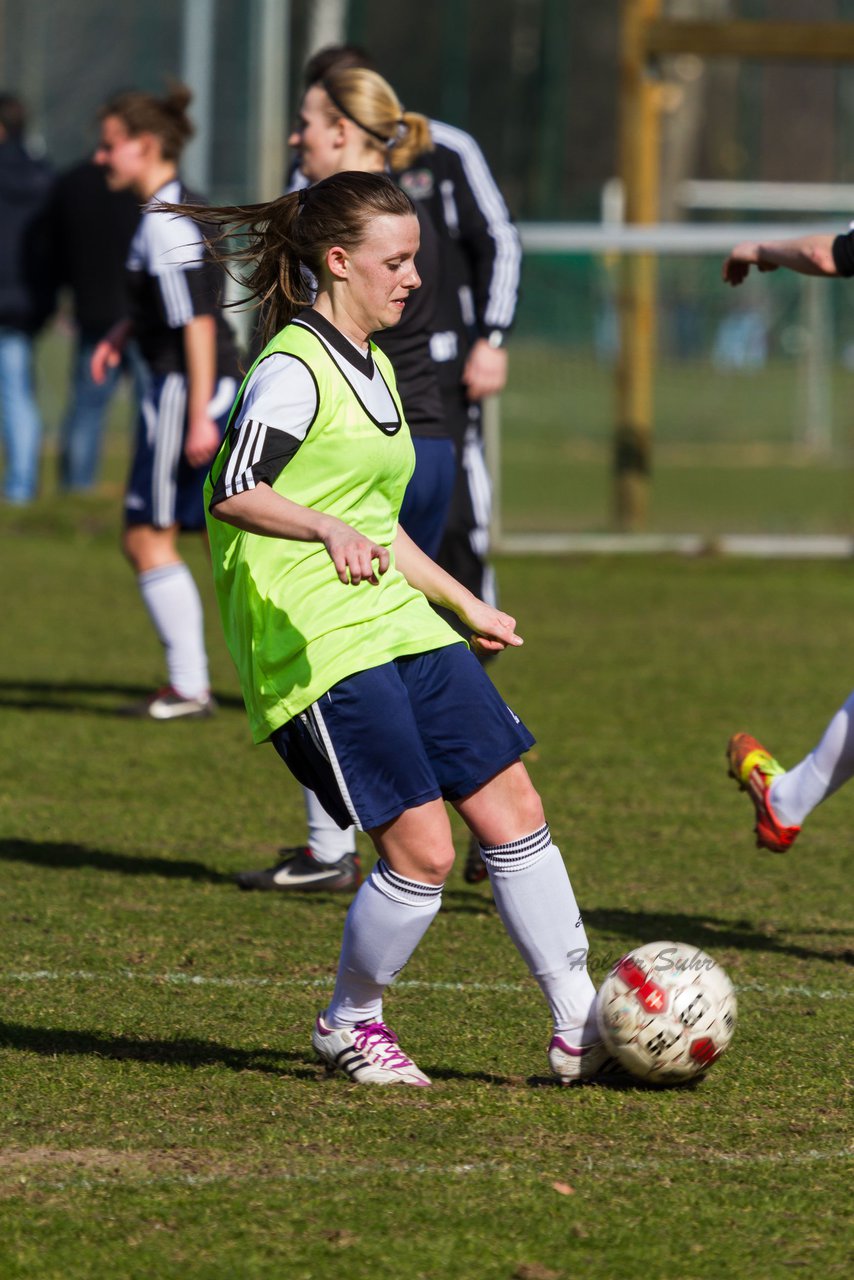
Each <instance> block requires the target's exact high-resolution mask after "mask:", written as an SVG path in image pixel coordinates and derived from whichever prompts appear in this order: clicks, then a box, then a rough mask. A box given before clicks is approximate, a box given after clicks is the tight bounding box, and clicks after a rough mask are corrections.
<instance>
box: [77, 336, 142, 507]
mask: <svg viewBox="0 0 854 1280" xmlns="http://www.w3.org/2000/svg"><path fill="white" fill-rule="evenodd" d="M102 337H103V334H97V335H95V334H91V333H81V334H80V335H79V336H78V339H77V349H76V351H75V353H74V365H73V369H72V381H71V400H70V403H69V405H68V409H67V410H66V413H65V417H64V418H63V420H62V422H61V424H60V428H59V483H60V486H61V487H62V488H63V489H91V488H92V486H93V485H94V484H95V483H96V481H97V479H98V472H99V470H100V466H101V445H102V442H103V436H104V423H105V421H106V416H107V409H108V407H109V404H110V401H111V400H112V398H113V395H114V393H115V390H116V387H117V386H118V383H119V378H120V376H121V375H122V374H123V373H131V374H133V375H134V378H135V382H136V383H137V386H138V379H137V378H136V362H137V361H138V359H139V357H138V356H137V355H136V352H135V349H134V347H133V344H132V343H131V344H129V345H128V347H127V349H126V350H125V354H124V358H123V359H122V362H121V364H120V365H117V366H116V368H115V369H108V370H107V376H106V378H105V379H104V381H103V382H102V383H101V384H100V386H99V385H98V383H97V382H94V381H93V379H92V374H91V373H90V371H89V365H90V362H91V360H92V352H93V351H94V350H95V347H96V346H97V345H98V343H99V342H100V340H101V338H102Z"/></svg>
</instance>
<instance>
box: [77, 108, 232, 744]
mask: <svg viewBox="0 0 854 1280" xmlns="http://www.w3.org/2000/svg"><path fill="white" fill-rule="evenodd" d="M190 98H191V94H190V91H189V89H187V88H186V87H185V86H183V85H175V86H174V87H173V88H172V89H171V90H170V91H169V93H168V94H167V95H166V96H165V97H163V98H158V97H155V95H154V94H150V93H141V92H130V93H123V94H119V95H118V96H117V97H115V98H112V99H111V100H110V101H109V102H107V103H106V105H105V106H103V107H102V108H101V112H100V119H101V138H100V143H99V145H98V149H97V151H96V152H95V160H96V162H97V163H98V164H99V165H103V166H104V169H105V171H106V175H107V184H108V186H109V188H110V190H111V191H131V192H132V193H133V195H134V196H135V197H136V198H137V199H138V200H139V201H140V202H141V203H142V204H143V210H142V217H141V219H140V223H139V227H138V228H137V231H136V234H135V235H134V238H133V242H132V243H131V247H130V253H129V256H128V263H127V268H128V270H127V290H128V298H129V314H128V317H127V318H126V319H123V320H121V321H119V322H118V323H117V324H116V325H114V326H113V328H112V329H111V330H110V332H109V333H108V334H107V336H106V338H105V339H103V340H102V341H101V342H100V343H99V344H98V346H97V347H96V348H95V353H94V355H93V357H92V376H93V378H94V379H95V381H96V382H102V381H103V380H104V378H105V377H106V374H107V371H108V369H110V368H117V367H118V365H119V363H120V361H121V358H122V353H123V351H124V349H125V346H126V344H127V342H128V340H129V339H130V337H131V336H133V337H134V338H135V339H136V341H137V343H138V345H139V350H140V355H141V357H142V362H143V366H144V379H145V387H144V393H143V397H142V403H141V412H140V415H139V422H138V429H137V437H136V447H135V452H134V457H133V462H132V465H131V473H130V478H129V481H128V487H127V492H126V494H125V531H124V538H123V543H122V545H123V550H124V552H125V555H126V556H127V558H128V560H129V561H130V564H131V566H132V568H133V570H134V572H135V574H136V577H137V582H138V584H139V590H140V594H141V595H142V599H143V602H144V604H145V606H146V609H147V610H148V614H149V617H150V618H151V621H152V623H153V625H154V629H155V631H156V632H157V635H158V637H159V639H160V642H161V644H162V645H163V648H164V650H165V654H166V667H167V671H168V679H169V683H168V685H166V686H165V687H164V688H162V689H160V690H158V691H157V692H156V693H154V694H153V695H152V696H151V697H150V698H148V699H147V700H146V701H145V702H144V703H142V704H141V705H140V706H138V707H135V708H129V711H131V712H133V713H135V714H139V715H143V716H148V717H150V718H151V719H154V720H175V719H179V718H180V719H187V718H194V719H198V718H202V717H206V716H209V715H211V713H212V712H213V711H214V709H215V704H214V700H213V698H212V697H211V693H210V679H209V674H208V658H207V650H206V647H205V635H204V617H203V613H202V602H201V597H200V596H199V592H198V588H197V587H196V584H195V582H194V580H193V576H192V574H191V573H190V570H189V568H188V566H187V565H186V564H185V562H184V561H183V559H182V558H181V555H180V553H179V551H178V545H177V543H178V534H179V532H180V531H182V530H189V531H195V532H203V531H204V528H205V513H204V482H205V476H206V474H207V466H208V463H209V462H210V460H211V458H212V457H213V456H214V454H215V453H216V451H217V449H218V448H219V443H220V440H221V438H222V435H223V432H224V430H225V425H226V422H227V419H228V414H229V411H230V409H231V405H232V401H233V400H234V396H235V392H236V390H237V375H238V359H237V350H236V347H235V342H234V336H233V334H232V332H231V329H230V328H229V326H228V325H227V324H226V322H225V320H224V318H223V315H222V295H223V286H224V272H223V270H222V268H221V267H219V266H218V265H216V264H215V263H214V262H213V260H212V259H211V257H210V254H209V252H208V250H207V246H206V244H205V239H204V233H203V228H202V226H201V225H200V224H199V223H198V222H195V221H193V220H192V219H191V218H188V217H175V216H174V214H171V213H165V212H163V211H162V210H160V211H158V205H159V204H160V202H161V201H163V202H170V203H173V204H177V203H182V204H183V203H189V202H193V203H198V201H199V197H198V196H196V195H193V194H192V193H191V192H189V191H188V190H187V188H186V187H185V186H184V184H183V183H182V181H181V179H180V178H179V176H178V159H179V157H180V155H181V152H182V150H183V148H184V145H185V143H186V142H187V140H188V139H189V138H190V137H191V136H192V133H193V126H192V124H191V122H190V120H189V117H188V116H187V107H188V105H189V102H190Z"/></svg>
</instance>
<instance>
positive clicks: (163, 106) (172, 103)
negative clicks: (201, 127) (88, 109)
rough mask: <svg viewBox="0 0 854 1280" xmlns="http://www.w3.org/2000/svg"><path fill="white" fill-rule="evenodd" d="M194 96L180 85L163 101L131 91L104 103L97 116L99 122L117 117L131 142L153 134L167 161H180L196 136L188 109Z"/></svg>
mask: <svg viewBox="0 0 854 1280" xmlns="http://www.w3.org/2000/svg"><path fill="white" fill-rule="evenodd" d="M192 100H193V93H192V90H191V89H188V88H187V86H186V85H185V84H179V83H178V82H177V81H176V82H174V83H173V84H171V85H170V87H169V91H168V93H166V94H165V95H164V96H163V97H162V98H158V97H156V96H155V95H154V94H153V93H143V92H141V91H140V90H130V91H129V92H127V93H119V94H116V95H115V97H113V98H110V99H109V101H107V102H105V103H104V105H103V106H102V107H101V109H100V111H99V112H98V119H99V120H105V119H106V118H107V116H115V117H116V119H118V120H121V122H122V124H123V125H124V127H125V129H126V130H127V131H128V133H129V135H130V136H131V137H132V138H138V137H139V136H140V134H143V133H151V134H153V135H154V137H156V138H157V139H159V141H160V150H161V154H162V156H163V159H164V160H178V159H179V157H180V155H181V152H182V151H183V150H184V147H185V146H186V145H187V143H188V142H189V140H190V138H192V136H193V134H194V133H195V128H194V126H193V123H192V121H191V120H190V118H189V116H188V115H187V108H188V107H189V105H190V103H191V102H192Z"/></svg>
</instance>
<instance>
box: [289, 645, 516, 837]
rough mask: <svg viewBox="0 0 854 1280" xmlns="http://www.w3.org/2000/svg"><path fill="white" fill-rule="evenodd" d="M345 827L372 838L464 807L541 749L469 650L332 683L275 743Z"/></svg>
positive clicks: (400, 662)
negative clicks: (448, 805) (410, 814)
mask: <svg viewBox="0 0 854 1280" xmlns="http://www.w3.org/2000/svg"><path fill="white" fill-rule="evenodd" d="M272 742H273V745H274V746H275V748H276V750H277V751H278V753H279V755H280V756H281V757H282V759H283V760H284V762H285V764H286V765H287V766H288V768H289V769H290V771H291V773H292V774H293V775H294V777H295V778H296V779H297V781H298V782H301V783H302V785H303V786H305V787H309V788H310V789H311V790H312V791H314V792H315V793H316V794H317V797H318V799H319V800H320V803H321V804H322V805H323V807H324V809H326V811H327V813H328V814H329V815H330V817H332V818H334V819H335V821H336V822H337V823H338V825H339V826H340V827H342V828H344V827H349V826H351V825H355V826H357V827H358V828H359V829H360V830H362V831H371V830H372V829H373V828H374V827H380V826H382V825H383V824H384V823H386V822H391V821H392V819H393V818H397V817H398V816H399V815H400V814H401V813H403V812H404V811H405V810H406V809H413V808H415V807H416V806H417V805H421V804H426V803H427V801H429V800H438V799H439V798H440V797H442V798H444V799H445V800H462V799H464V798H465V797H466V796H469V795H471V794H472V792H473V791H476V790H477V789H478V787H480V786H483V784H484V783H485V782H488V781H489V779H490V778H493V777H495V775H496V774H497V773H500V772H501V770H502V769H505V768H506V767H507V766H508V765H510V764H513V762H514V761H516V760H518V759H519V757H520V756H521V755H522V754H523V752H525V751H527V750H528V749H529V748H530V747H532V746H533V744H534V738H533V736H532V735H531V734H530V733H529V731H528V730H527V729H526V728H525V726H524V724H522V721H521V720H520V719H519V717H518V716H517V715H515V713H514V712H512V711H511V710H510V708H509V707H508V706H507V705H506V703H505V702H504V701H503V699H502V698H501V695H500V694H499V693H498V690H497V689H496V688H495V686H494V684H493V683H492V681H491V680H490V679H489V676H488V675H486V673H485V672H484V670H483V668H482V667H481V665H480V663H479V662H478V660H477V658H476V657H475V656H474V654H473V653H472V652H471V650H470V649H469V648H468V647H467V646H465V645H463V644H454V645H449V646H447V647H446V648H444V649H432V650H430V652H429V653H419V654H415V655H413V656H412V657H405V658H396V659H395V660H394V661H393V662H387V663H385V664H384V665H383V666H381V667H372V668H371V669H370V670H368V671H360V672H358V673H357V674H356V675H354V676H349V677H348V678H347V679H346V680H342V681H341V682H340V684H337V685H334V686H333V688H332V689H330V690H329V692H328V693H325V694H324V695H323V697H322V698H319V699H318V700H317V702H314V703H312V705H311V706H310V707H308V708H307V709H306V710H305V711H303V712H302V713H301V714H300V715H298V716H295V717H294V719H293V720H289V721H288V723H287V724H284V725H282V727H281V728H280V729H277V730H276V732H275V733H274V734H273V735H272Z"/></svg>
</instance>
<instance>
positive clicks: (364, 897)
mask: <svg viewBox="0 0 854 1280" xmlns="http://www.w3.org/2000/svg"><path fill="white" fill-rule="evenodd" d="M442 889H443V886H442V885H440V884H421V883H420V882H419V881H417V880H406V879H404V877H403V876H399V875H398V874H397V873H396V872H395V871H392V869H391V867H390V866H388V864H387V863H385V862H384V861H383V860H382V858H380V860H379V861H378V862H377V864H376V866H375V867H374V869H373V871H372V872H371V874H370V875H369V876H368V878H367V880H366V881H365V883H364V884H363V885H362V887H361V889H360V890H359V892H358V893H357V894H356V896H355V898H354V899H353V901H352V903H351V905H350V910H349V911H348V912H347V919H346V921H345V924H344V941H343V942H342V944H341V958H340V960H339V962H338V976H337V978H336V980H335V991H334V992H333V995H332V1000H331V1002H330V1004H329V1008H328V1009H327V1011H326V1013H325V1015H324V1018H325V1020H326V1022H328V1023H329V1025H330V1026H333V1027H354V1026H355V1025H356V1024H357V1023H358V1022H378V1021H379V1020H380V1019H381V1018H382V1012H383V991H384V990H385V988H386V987H387V986H388V984H389V983H390V982H391V980H392V978H394V977H396V976H397V974H399V973H400V971H401V969H402V968H403V967H404V965H405V964H406V962H407V960H408V959H409V957H410V956H411V955H412V953H413V951H414V950H415V948H416V947H417V946H418V944H419V942H420V941H421V939H422V938H423V937H424V934H425V933H426V932H427V930H428V928H429V927H430V925H431V923H432V921H433V918H434V917H435V915H436V912H437V911H438V910H439V907H440V906H441V903H442Z"/></svg>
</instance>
